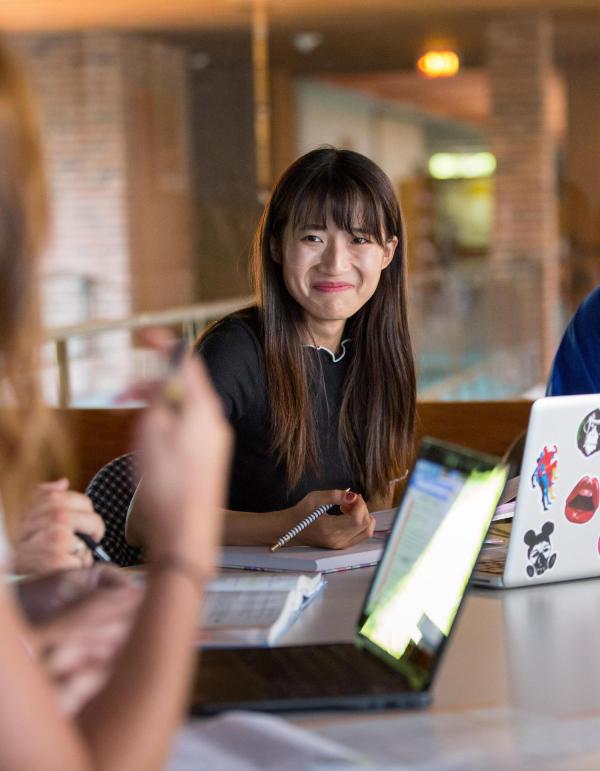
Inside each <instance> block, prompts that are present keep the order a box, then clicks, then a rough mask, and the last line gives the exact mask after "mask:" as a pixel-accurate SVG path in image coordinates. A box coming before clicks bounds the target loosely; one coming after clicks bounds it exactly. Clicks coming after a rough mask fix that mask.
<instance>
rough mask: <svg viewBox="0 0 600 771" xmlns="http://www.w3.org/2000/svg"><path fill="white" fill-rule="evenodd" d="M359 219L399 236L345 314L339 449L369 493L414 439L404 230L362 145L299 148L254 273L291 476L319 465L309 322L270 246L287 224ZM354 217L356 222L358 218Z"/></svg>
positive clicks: (384, 481)
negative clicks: (370, 289) (347, 344)
mask: <svg viewBox="0 0 600 771" xmlns="http://www.w3.org/2000/svg"><path fill="white" fill-rule="evenodd" d="M326 213H329V216H330V217H331V218H332V220H333V221H334V223H335V224H336V226H337V227H339V228H341V229H343V230H346V231H348V232H352V229H353V228H355V227H357V225H358V227H360V229H361V231H364V232H367V233H369V234H371V236H372V237H373V238H374V239H375V240H376V241H377V243H379V244H380V245H381V246H383V245H384V243H385V242H386V241H387V240H389V239H391V238H393V237H394V236H396V237H397V239H398V246H397V248H396V252H395V255H394V258H393V260H392V262H391V263H390V265H389V266H388V267H387V268H386V269H385V270H384V271H383V273H382V274H381V279H380V281H379V285H378V287H377V289H376V291H375V293H374V295H373V297H371V299H370V300H369V301H368V302H367V303H366V304H365V305H364V306H363V307H362V308H361V309H360V310H359V311H358V312H357V313H356V314H355V315H354V316H352V317H351V318H350V319H349V320H348V321H347V323H346V328H345V332H344V335H345V336H346V337H349V338H351V340H352V342H351V346H352V351H353V355H352V358H351V363H350V365H349V370H348V373H347V377H346V382H345V387H344V397H343V401H342V405H341V411H340V422H339V440H340V446H341V447H342V450H343V452H345V453H346V455H347V458H348V460H349V461H350V463H351V465H352V467H353V468H354V470H355V473H357V475H358V477H359V479H360V481H361V483H362V485H363V487H364V489H365V490H366V492H367V494H369V495H382V496H386V495H387V493H388V491H389V487H388V484H389V481H390V480H392V479H395V478H397V477H399V476H401V475H402V473H403V472H404V470H405V468H406V467H407V464H408V463H409V462H410V460H411V458H412V454H413V449H414V421H415V403H416V385H415V369H414V362H413V353H412V345H411V340H410V334H409V329H408V320H407V308H406V258H405V248H406V244H405V233H404V226H403V222H402V216H401V212H400V207H399V204H398V200H397V198H396V195H395V193H394V190H393V187H392V184H391V182H390V181H389V179H388V177H387V176H386V175H385V174H384V172H383V171H382V170H381V169H380V168H379V167H378V166H377V165H376V164H375V163H373V161H371V160H369V159H368V158H366V157H365V156H363V155H360V154H359V153H355V152H352V151H349V150H337V149H334V148H331V147H326V148H319V149H317V150H313V151H312V152H309V153H307V154H306V155H304V156H303V157H301V158H299V159H298V160H297V161H296V162H295V163H294V164H292V166H290V168H289V169H287V171H286V172H284V174H283V176H282V177H281V179H280V180H279V182H278V183H277V184H276V186H275V188H274V190H273V193H272V194H271V197H270V199H269V202H268V203H267V205H266V207H265V209H264V212H263V214H262V217H261V220H260V224H259V227H258V230H257V232H256V236H255V239H254V245H253V251H252V278H253V284H254V287H255V290H256V295H257V303H258V305H259V308H260V311H261V318H262V326H263V344H264V353H265V364H266V373H267V381H268V385H269V399H270V406H271V419H272V431H273V450H274V452H275V454H276V456H277V458H278V459H279V460H280V461H283V463H284V464H285V467H286V469H287V473H288V478H289V483H290V485H292V486H294V485H295V484H296V483H297V482H298V480H299V479H300V476H301V475H302V473H303V471H304V469H305V468H307V467H312V468H315V469H316V468H318V465H319V457H318V443H317V437H316V429H315V425H314V419H313V410H312V405H311V395H310V393H311V391H310V388H311V383H314V378H315V377H318V375H319V373H315V372H311V371H309V368H310V366H311V365H310V363H307V362H308V361H309V360H307V357H305V356H304V355H303V343H304V342H306V340H307V329H306V325H305V322H304V316H303V311H302V308H301V307H300V305H299V304H298V303H297V302H296V300H294V299H293V297H292V296H291V295H290V293H289V292H288V290H287V288H286V286H285V283H284V280H283V272H282V268H281V265H280V264H278V262H276V261H275V260H274V259H273V254H272V247H273V246H274V247H275V248H277V249H279V250H281V249H282V243H283V234H284V230H285V228H286V227H287V226H288V224H289V225H290V226H291V227H294V228H296V227H298V228H301V227H304V226H306V225H308V224H309V223H310V224H311V225H315V224H317V223H324V221H325V217H326ZM357 219H358V222H357Z"/></svg>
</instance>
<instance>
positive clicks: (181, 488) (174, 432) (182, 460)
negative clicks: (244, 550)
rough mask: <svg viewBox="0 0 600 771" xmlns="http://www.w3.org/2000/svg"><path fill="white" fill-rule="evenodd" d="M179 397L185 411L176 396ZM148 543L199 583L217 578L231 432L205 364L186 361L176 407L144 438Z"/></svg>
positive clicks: (159, 411)
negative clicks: (200, 578)
mask: <svg viewBox="0 0 600 771" xmlns="http://www.w3.org/2000/svg"><path fill="white" fill-rule="evenodd" d="M175 393H178V394H179V402H178V404H175V403H174V394H175ZM138 443H139V447H140V468H141V473H142V483H141V488H140V492H141V495H140V497H141V506H142V508H143V510H144V525H145V527H144V529H145V534H144V543H145V546H146V549H147V554H148V557H149V558H150V560H151V561H152V560H154V561H157V560H160V559H161V558H164V557H172V556H177V557H178V558H182V559H186V560H189V561H190V562H192V563H194V564H195V565H196V567H197V570H198V573H199V575H209V574H211V573H212V572H213V570H214V563H215V555H216V550H217V546H218V544H219V542H220V534H221V516H220V512H221V511H222V508H223V503H224V498H225V488H226V482H227V475H228V470H229V459H230V454H231V430H230V428H229V425H228V424H227V422H226V420H225V418H224V416H223V411H222V406H221V402H220V401H219V399H218V397H217V395H216V394H215V392H214V390H213V388H212V386H211V384H210V382H209V380H208V377H207V375H206V373H205V371H204V368H203V366H202V365H201V363H200V362H199V361H197V360H195V359H187V360H186V361H185V362H184V364H183V365H182V367H181V371H180V374H179V375H178V377H177V380H176V383H175V384H173V383H171V384H170V388H169V400H168V401H167V400H166V399H160V398H159V399H158V400H156V401H155V403H154V405H153V406H152V407H151V408H150V409H149V410H148V412H147V413H146V415H145V416H144V418H143V421H142V424H141V426H140V432H139V442H138Z"/></svg>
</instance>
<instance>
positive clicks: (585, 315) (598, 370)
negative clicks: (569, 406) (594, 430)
mask: <svg viewBox="0 0 600 771" xmlns="http://www.w3.org/2000/svg"><path fill="white" fill-rule="evenodd" d="M590 393H600V286H597V287H596V289H594V291H593V292H591V294H589V295H588V296H587V297H586V298H585V300H584V301H583V302H582V303H581V305H580V306H579V308H578V309H577V311H576V312H575V315H574V316H573V318H572V319H571V321H570V323H569V326H568V327H567V330H566V332H565V334H564V336H563V339H562V341H561V343H560V346H559V348H558V351H557V353H556V356H555V358H554V363H553V364H552V369H551V370H550V377H549V379H548V386H547V388H546V394H547V395H548V396H566V395H568V394H590Z"/></svg>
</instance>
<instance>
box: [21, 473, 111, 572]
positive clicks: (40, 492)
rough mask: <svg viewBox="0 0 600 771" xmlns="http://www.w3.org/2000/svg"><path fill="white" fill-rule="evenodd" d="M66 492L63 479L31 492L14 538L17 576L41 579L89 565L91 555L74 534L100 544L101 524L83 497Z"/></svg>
mask: <svg viewBox="0 0 600 771" xmlns="http://www.w3.org/2000/svg"><path fill="white" fill-rule="evenodd" d="M68 488H69V481H68V480H67V479H58V480H56V481H55V482H46V483H44V484H40V485H38V486H37V488H36V489H35V491H34V493H33V495H32V497H31V500H30V502H29V504H28V506H27V507H26V509H25V511H24V512H23V513H22V516H21V518H20V520H19V527H18V530H17V533H16V537H15V544H14V558H15V566H14V569H15V571H16V572H17V573H26V574H29V575H43V574H44V573H50V572H52V571H55V570H65V569H69V568H80V567H85V566H89V565H91V564H92V562H93V557H92V553H91V551H90V550H89V549H88V548H87V546H86V545H85V544H84V543H83V541H82V540H81V539H80V538H78V537H77V536H76V535H75V532H77V531H78V532H81V533H86V534H87V535H89V536H91V537H92V538H93V539H94V540H95V541H100V540H101V539H102V537H103V535H104V522H103V521H102V518H101V517H100V516H98V514H96V512H95V511H94V507H93V505H92V502H91V500H90V499H89V498H88V497H87V496H86V495H83V493H78V492H75V491H74V490H69V489H68Z"/></svg>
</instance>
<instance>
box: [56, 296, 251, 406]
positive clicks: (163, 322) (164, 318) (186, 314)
mask: <svg viewBox="0 0 600 771" xmlns="http://www.w3.org/2000/svg"><path fill="white" fill-rule="evenodd" d="M252 301H253V297H249V296H248V297H235V298H232V299H229V300H216V301H214V302H206V303H198V304H196V305H187V306H185V307H182V308H170V309H168V310H164V311H153V312H150V313H138V314H136V315H134V316H130V317H129V318H125V319H108V320H104V321H102V320H101V321H90V322H87V323H85V324H74V325H71V326H66V327H57V328H54V329H49V330H47V332H46V340H47V342H49V343H51V344H52V345H53V346H54V352H55V357H56V365H57V368H58V404H59V406H60V407H68V406H69V404H70V403H71V377H70V364H71V361H70V358H69V341H71V340H73V339H75V338H82V337H83V338H85V337H94V336H96V335H100V334H103V333H106V332H123V331H130V332H131V331H134V330H137V329H143V328H144V327H180V328H181V332H182V336H184V337H185V338H186V339H187V340H189V341H190V343H191V342H193V340H194V339H195V338H196V336H197V334H198V332H199V331H200V330H201V329H202V328H203V327H205V326H206V325H207V324H208V323H209V322H211V321H214V320H215V319H218V318H221V317H222V316H226V315H227V314H228V313H232V312H233V311H235V310H238V309H239V308H242V307H243V306H245V305H249V304H250V303H251V302H252Z"/></svg>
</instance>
